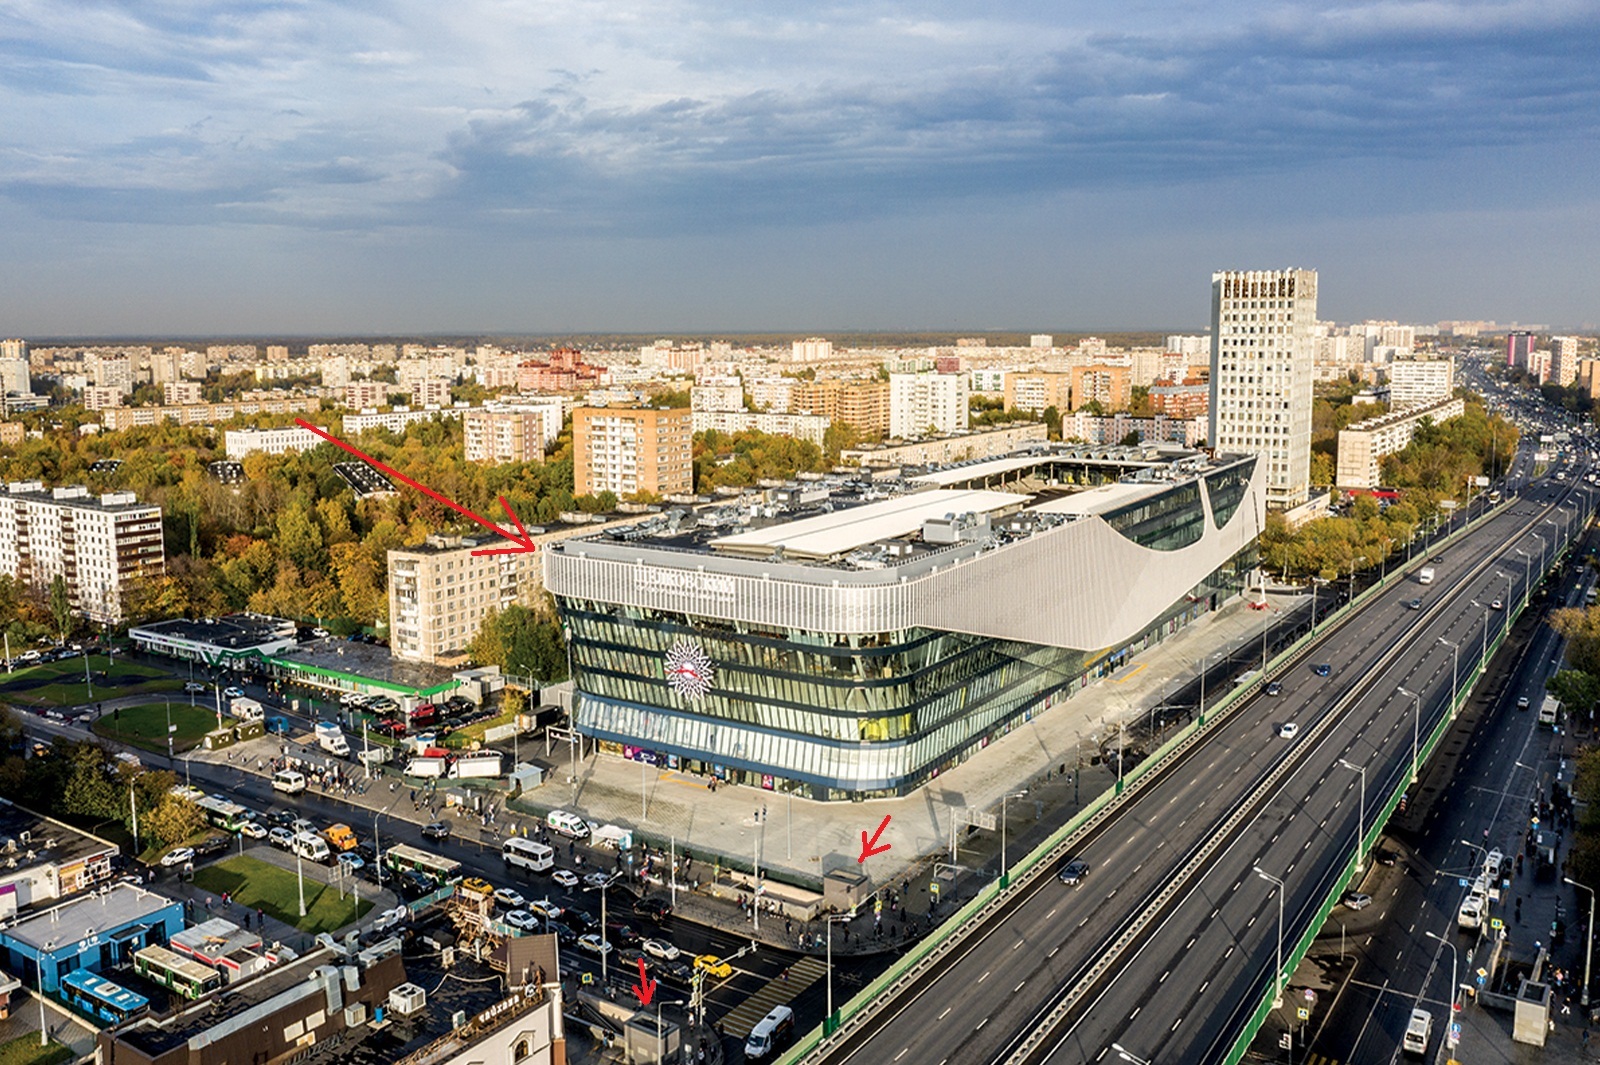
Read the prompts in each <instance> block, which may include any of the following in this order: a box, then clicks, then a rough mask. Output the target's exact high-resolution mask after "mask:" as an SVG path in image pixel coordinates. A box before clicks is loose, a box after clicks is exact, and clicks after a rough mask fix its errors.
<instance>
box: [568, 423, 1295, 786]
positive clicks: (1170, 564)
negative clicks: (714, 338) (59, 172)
mask: <svg viewBox="0 0 1600 1065" xmlns="http://www.w3.org/2000/svg"><path fill="white" fill-rule="evenodd" d="M1264 517H1265V488H1264V477H1263V474H1262V471H1261V469H1260V468H1259V467H1258V464H1257V461H1256V459H1255V458H1254V457H1253V456H1218V457H1216V458H1211V457H1208V456H1207V455H1205V454H1203V453H1200V452H1195V451H1188V450H1179V449H1170V448H1149V447H1145V448H1141V447H1131V448H1129V447H1118V448H1084V447H1068V446H1059V447H1055V448H1052V449H1046V450H1040V451H1035V452H1031V453H1028V454H1021V455H1012V456H1008V457H1005V458H1000V459H990V460H986V461H982V462H975V463H969V464H966V465H960V466H954V467H948V468H943V469H938V470H934V471H932V472H929V473H925V474H921V475H918V476H905V475H904V471H902V474H901V475H897V476H894V477H892V478H887V479H878V478H876V477H874V476H872V475H869V474H862V475H859V476H851V477H847V476H827V477H821V478H818V479H814V480H803V481H798V482H795V483H792V484H789V485H787V486H784V487H782V488H776V489H769V490H766V491H764V492H759V493H751V494H747V495H745V496H742V497H740V498H738V499H737V500H733V501H729V502H725V503H722V504H713V505H710V506H703V507H699V508H696V509H694V510H690V509H688V508H678V509H674V510H670V511H668V512H666V513H664V514H661V515H658V516H656V517H655V518H653V519H651V520H650V521H648V522H646V523H643V524H641V525H637V526H633V527H631V528H628V529H622V530H616V531H615V532H612V533H609V534H602V535H598V536H594V537H590V538H585V539H572V540H567V541H565V542H563V543H560V544H555V545H552V546H551V548H550V550H549V551H548V553H547V554H546V556H545V584H546V587H547V588H549V589H550V591H551V592H553V593H554V594H555V596H556V602H557V607H558V609H559V611H560V614H561V618H562V621H563V623H564V625H565V626H566V629H567V633H568V646H569V649H570V653H571V659H572V675H573V683H574V694H573V722H574V724H575V726H576V727H577V729H578V730H579V731H580V732H582V733H584V734H586V735H588V736H591V737H593V738H595V739H596V740H598V741H599V742H600V743H601V745H602V748H603V749H604V748H610V749H612V750H620V753H622V754H624V755H625V756H627V757H630V758H635V759H638V760H641V761H647V762H652V763H655V764H658V765H664V766H667V767H669V768H675V769H681V770H683V771H686V772H692V773H705V774H712V775H715V776H717V777H720V778H722V779H726V780H733V781H737V782H740V783H745V784H749V785H753V786H757V787H765V788H769V789H774V790H781V791H795V792H798V793H800V794H803V795H808V796H810V797H812V798H815V799H822V800H860V799H867V798H877V797H883V796H892V795H904V794H907V793H909V792H911V791H912V790H914V789H915V788H917V787H919V786H920V785H922V784H924V783H926V782H927V781H929V780H931V779H933V778H934V777H936V776H937V775H938V774H939V773H940V772H942V771H943V770H946V769H949V768H950V767H952V766H955V765H956V764H958V763H960V762H962V761H963V760H965V759H966V758H968V757H970V756H972V755H973V754H974V753H975V752H977V751H979V750H981V749H982V748H983V747H984V746H985V745H987V744H988V743H989V742H990V741H991V740H993V739H994V738H996V737H998V736H1001V735H1004V734H1005V733H1006V732H1007V731H1009V730H1010V729H1012V728H1014V727H1016V726H1017V725H1018V724H1020V723H1022V722H1025V721H1027V720H1029V719H1030V718H1031V717H1032V716H1033V715H1034V714H1037V713H1041V712H1044V711H1046V710H1048V709H1049V708H1050V707H1051V706H1052V705H1054V704H1055V703H1056V702H1058V701H1060V700H1062V699H1064V698H1065V697H1066V696H1068V695H1070V694H1071V693H1072V692H1074V691H1076V690H1078V689H1079V688H1082V687H1083V686H1085V685H1086V684H1088V683H1090V682H1091V681H1093V680H1094V679H1095V678H1096V677H1098V676H1101V675H1104V674H1105V673H1106V672H1108V671H1110V670H1113V669H1116V668H1118V667H1120V666H1121V665H1123V664H1124V663H1126V662H1127V661H1128V660H1129V659H1130V658H1131V657H1132V656H1133V655H1134V654H1135V653H1137V652H1138V651H1140V650H1143V649H1144V648H1147V647H1150V646H1152V645H1154V644H1155V643H1157V642H1159V641H1160V640H1162V639H1164V638H1165V637H1166V636H1168V635H1170V634H1172V633H1174V632H1176V631H1177V630H1178V629H1179V628H1181V627H1182V626H1183V625H1185V624H1187V623H1188V622H1190V621H1192V620H1194V619H1195V618H1197V617H1199V616H1201V615H1202V614H1204V613H1205V612H1207V611H1210V610H1215V609H1216V608H1217V607H1218V606H1219V605H1220V604H1221V603H1222V602H1223V601H1225V600H1227V599H1228V598H1230V597H1232V596H1236V595H1238V594H1240V592H1241V591H1242V590H1243V588H1244V586H1245V583H1246V580H1247V578H1248V575H1249V574H1250V572H1251V571H1252V570H1253V569H1254V567H1255V565H1256V551H1257V539H1258V537H1259V534H1260V531H1261V527H1262V522H1263V519H1264Z"/></svg>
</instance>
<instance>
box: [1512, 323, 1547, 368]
mask: <svg viewBox="0 0 1600 1065" xmlns="http://www.w3.org/2000/svg"><path fill="white" fill-rule="evenodd" d="M1538 339H1539V337H1538V335H1537V334H1535V333H1528V332H1523V331H1522V330H1518V329H1513V330H1512V331H1511V332H1509V333H1507V334H1506V365H1507V366H1520V367H1522V368H1523V369H1527V366H1528V357H1529V356H1530V355H1532V354H1533V348H1534V344H1535V343H1536V342H1537V341H1538Z"/></svg>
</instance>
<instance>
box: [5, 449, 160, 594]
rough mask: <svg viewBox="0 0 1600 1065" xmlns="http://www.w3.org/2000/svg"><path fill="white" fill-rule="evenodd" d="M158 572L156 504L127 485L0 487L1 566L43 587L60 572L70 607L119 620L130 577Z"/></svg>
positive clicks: (24, 484) (29, 484) (22, 484)
mask: <svg viewBox="0 0 1600 1065" xmlns="http://www.w3.org/2000/svg"><path fill="white" fill-rule="evenodd" d="M164 572H166V556H165V553H164V551H163V549H162V539H161V508H160V507H159V506H155V505H152V504H141V503H139V502H138V500H137V499H136V498H135V496H134V494H133V493H132V492H109V493H107V494H105V495H100V496H94V495H90V494H89V490H88V489H87V488H84V487H83V486H82V485H69V486H67V487H64V488H56V489H53V490H51V489H47V488H45V486H44V485H43V484H42V483H40V482H39V481H13V482H12V483H11V484H8V485H6V486H5V487H4V488H0V573H9V574H10V575H11V576H13V577H15V578H17V579H18V580H19V581H22V582H23V583H24V584H30V585H34V586H37V587H43V588H48V587H49V586H50V584H51V582H52V581H54V580H55V578H56V577H57V576H58V575H59V576H61V577H63V578H65V580H66V585H67V594H68V595H69V596H70V597H71V601H72V608H73V610H74V611H75V612H76V613H78V614H81V615H82V616H84V617H86V618H88V619H90V620H91V621H98V622H101V623H104V624H114V623H116V622H117V621H120V620H121V619H122V600H123V596H124V595H125V594H126V592H127V590H128V586H129V584H130V583H132V582H133V581H136V580H138V579H140V578H144V577H159V576H161V575H162V574H163V573H164Z"/></svg>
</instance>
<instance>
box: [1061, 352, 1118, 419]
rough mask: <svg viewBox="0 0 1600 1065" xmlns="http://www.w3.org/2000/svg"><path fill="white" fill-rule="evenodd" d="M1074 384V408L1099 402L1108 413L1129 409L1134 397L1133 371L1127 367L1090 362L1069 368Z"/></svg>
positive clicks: (1072, 383)
mask: <svg viewBox="0 0 1600 1065" xmlns="http://www.w3.org/2000/svg"><path fill="white" fill-rule="evenodd" d="M1067 376H1068V377H1069V379H1070V380H1071V387H1072V409H1073V410H1079V409H1080V408H1082V407H1084V406H1086V405H1088V404H1090V403H1098V404H1100V406H1101V408H1102V409H1103V410H1104V411H1105V413H1108V414H1109V413H1110V412H1112V411H1118V410H1127V409H1128V404H1129V403H1130V402H1132V400H1133V371H1132V369H1131V368H1130V367H1127V366H1111V365H1107V364H1105V363H1091V364H1090V365H1088V366H1074V367H1072V368H1070V369H1069V370H1068V371H1067Z"/></svg>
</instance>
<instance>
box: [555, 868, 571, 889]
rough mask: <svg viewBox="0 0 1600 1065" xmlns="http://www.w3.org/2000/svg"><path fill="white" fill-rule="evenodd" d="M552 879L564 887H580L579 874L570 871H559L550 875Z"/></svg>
mask: <svg viewBox="0 0 1600 1065" xmlns="http://www.w3.org/2000/svg"><path fill="white" fill-rule="evenodd" d="M550 879H551V880H554V881H555V882H556V883H558V884H560V885H561V886H562V887H566V888H573V887H577V886H578V874H577V873H574V872H572V871H571V870H568V869H557V870H556V871H555V872H553V873H551V874H550Z"/></svg>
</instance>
